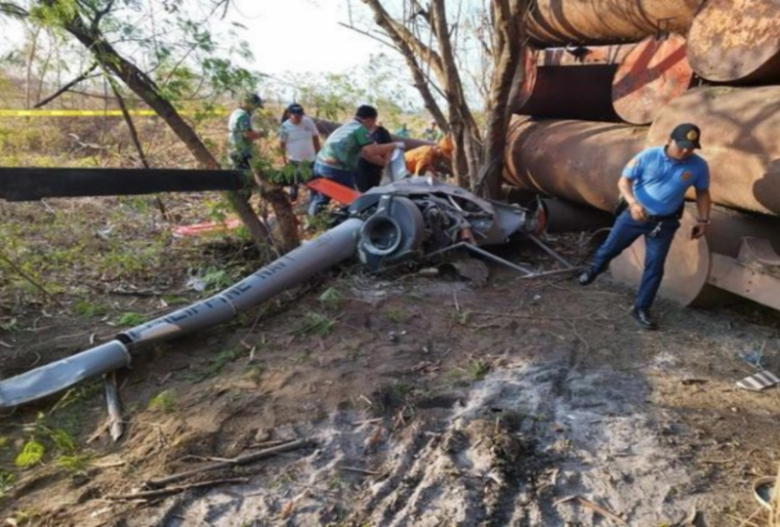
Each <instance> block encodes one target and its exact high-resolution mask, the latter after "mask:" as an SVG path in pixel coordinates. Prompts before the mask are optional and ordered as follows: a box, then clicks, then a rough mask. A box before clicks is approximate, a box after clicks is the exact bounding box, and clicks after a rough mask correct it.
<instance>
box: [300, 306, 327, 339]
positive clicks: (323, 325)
mask: <svg viewBox="0 0 780 527" xmlns="http://www.w3.org/2000/svg"><path fill="white" fill-rule="evenodd" d="M335 325H336V321H335V320H333V319H331V318H329V317H328V316H326V315H323V314H321V313H315V312H313V311H309V312H307V313H306V314H305V315H304V317H303V319H301V320H299V321H298V323H297V324H296V325H295V328H294V329H293V331H292V333H293V335H295V336H304V335H320V336H322V337H324V336H326V335H330V334H331V333H332V332H333V328H334V327H335Z"/></svg>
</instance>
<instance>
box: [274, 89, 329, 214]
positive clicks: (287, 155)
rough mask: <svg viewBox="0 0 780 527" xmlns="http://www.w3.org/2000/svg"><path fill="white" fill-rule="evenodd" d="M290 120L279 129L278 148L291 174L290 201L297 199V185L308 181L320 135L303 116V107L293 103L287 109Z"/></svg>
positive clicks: (312, 122)
mask: <svg viewBox="0 0 780 527" xmlns="http://www.w3.org/2000/svg"><path fill="white" fill-rule="evenodd" d="M287 113H288V114H289V115H290V118H289V119H287V120H286V121H284V122H283V123H282V125H281V126H280V127H279V147H280V148H281V149H282V156H283V158H284V163H285V165H287V166H289V167H290V168H289V169H288V170H290V171H291V172H292V174H293V183H292V186H291V187H290V199H292V200H293V201H295V200H296V199H298V185H299V184H300V183H301V182H303V181H304V180H307V179H310V178H311V175H312V166H313V165H314V158H315V157H316V156H317V152H319V151H320V135H319V133H318V132H317V125H315V124H314V121H312V120H311V119H310V118H308V117H306V116H305V115H304V111H303V106H301V105H300V104H297V103H293V104H291V105H290V106H288V107H287Z"/></svg>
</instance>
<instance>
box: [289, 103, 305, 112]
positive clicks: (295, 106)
mask: <svg viewBox="0 0 780 527" xmlns="http://www.w3.org/2000/svg"><path fill="white" fill-rule="evenodd" d="M287 111H288V112H290V113H294V114H296V115H303V106H301V105H300V104H298V103H297V102H294V103H292V104H291V105H290V106H288V107H287Z"/></svg>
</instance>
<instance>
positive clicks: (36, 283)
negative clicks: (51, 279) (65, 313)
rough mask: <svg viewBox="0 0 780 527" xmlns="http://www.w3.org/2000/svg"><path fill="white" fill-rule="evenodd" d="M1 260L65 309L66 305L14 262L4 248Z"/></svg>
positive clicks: (1, 252) (0, 255) (0, 251)
mask: <svg viewBox="0 0 780 527" xmlns="http://www.w3.org/2000/svg"><path fill="white" fill-rule="evenodd" d="M0 260H2V261H4V262H5V263H6V264H7V265H8V267H10V268H11V269H12V270H14V271H15V272H16V273H17V274H18V275H19V276H21V277H22V278H24V279H25V280H27V281H28V282H29V283H30V284H31V285H32V286H33V287H34V288H35V289H37V290H38V291H40V292H41V293H42V294H43V296H45V297H46V298H48V299H49V300H51V301H52V302H54V303H55V304H57V305H58V306H59V307H60V308H61V309H65V306H63V305H62V303H61V302H60V301H59V300H57V298H55V296H54V295H52V294H51V293H49V292H48V291H47V290H46V289H45V288H44V287H43V286H42V285H41V284H39V283H38V282H37V281H36V280H35V279H34V278H33V277H31V276H30V275H28V274H27V273H25V272H24V271H23V270H22V269H21V268H20V267H19V266H18V265H16V263H14V262H13V261H12V260H11V259H10V258H9V257H8V256H7V255H6V254H5V253H4V252H3V251H2V250H0Z"/></svg>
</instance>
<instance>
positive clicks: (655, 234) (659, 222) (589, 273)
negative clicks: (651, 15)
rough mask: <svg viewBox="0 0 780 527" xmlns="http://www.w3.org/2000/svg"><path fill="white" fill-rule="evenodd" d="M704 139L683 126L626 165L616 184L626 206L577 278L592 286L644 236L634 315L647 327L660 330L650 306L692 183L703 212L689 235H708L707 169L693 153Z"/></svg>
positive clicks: (689, 126)
mask: <svg viewBox="0 0 780 527" xmlns="http://www.w3.org/2000/svg"><path fill="white" fill-rule="evenodd" d="M700 140H701V131H700V130H699V127H698V126H696V125H694V124H690V123H685V124H681V125H678V126H677V127H676V128H675V129H674V130H673V131H672V133H671V136H670V137H669V140H668V141H667V143H666V145H664V146H658V147H654V148H648V149H646V150H643V151H642V152H640V153H639V154H638V155H636V156H635V157H634V158H633V159H632V160H631V161H630V162H629V163H628V165H627V166H626V168H625V169H624V170H623V174H622V176H621V178H620V181H619V182H618V188H619V189H620V196H621V198H622V202H623V203H624V205H625V206H624V209H623V211H622V212H620V214H619V215H618V216H617V218H616V220H615V224H614V225H613V227H612V232H611V233H610V235H609V237H608V238H607V241H605V242H604V244H603V245H602V246H601V247H600V248H599V249H598V250H597V251H596V254H595V255H594V257H593V261H592V262H591V264H590V267H589V268H588V269H587V270H586V271H585V272H583V273H582V274H581V275H580V276H579V282H580V284H581V285H588V284H590V283H591V282H593V280H595V279H596V277H597V276H598V275H600V274H601V273H603V272H604V271H605V270H606V269H607V266H608V265H609V262H610V261H612V259H613V258H615V257H616V256H618V255H619V254H620V253H621V252H623V250H624V249H626V248H627V247H629V246H630V245H631V244H632V243H634V240H636V239H637V238H638V237H639V236H644V237H645V268H644V272H643V274H642V281H641V283H640V284H639V291H638V293H637V296H636V301H635V303H634V308H633V310H632V315H633V317H634V319H635V320H636V321H637V323H639V325H640V326H641V327H643V328H645V329H656V328H657V325H656V323H655V322H654V321H653V319H652V318H651V316H650V307H651V306H652V304H653V300H654V299H655V296H656V293H657V292H658V287H659V286H660V285H661V279H662V278H663V274H664V262H665V261H666V256H667V255H668V254H669V248H670V247H671V245H672V239H673V238H674V233H675V232H676V231H677V229H678V228H679V227H680V218H681V217H682V211H683V206H684V199H685V192H686V191H687V190H688V188H689V187H691V186H692V187H694V188H695V189H696V207H697V209H698V213H699V218H698V222H697V224H696V226H695V227H694V228H693V231H692V232H691V239H694V240H695V239H697V238H700V237H702V236H704V234H706V232H707V227H708V225H709V224H710V220H709V218H710V205H711V203H710V193H709V184H710V175H709V168H708V167H707V162H706V161H705V160H704V159H702V158H701V157H699V156H697V155H696V154H694V150H695V149H698V148H701V143H700Z"/></svg>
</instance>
